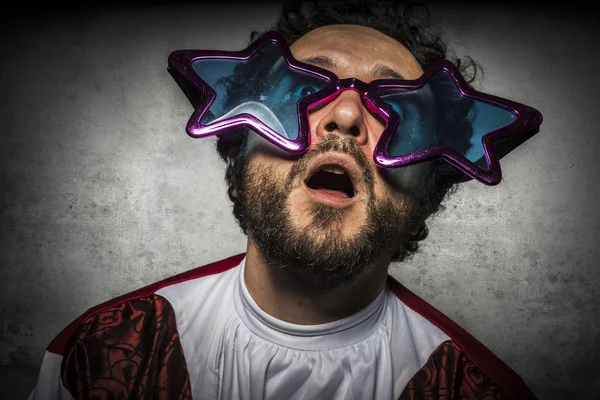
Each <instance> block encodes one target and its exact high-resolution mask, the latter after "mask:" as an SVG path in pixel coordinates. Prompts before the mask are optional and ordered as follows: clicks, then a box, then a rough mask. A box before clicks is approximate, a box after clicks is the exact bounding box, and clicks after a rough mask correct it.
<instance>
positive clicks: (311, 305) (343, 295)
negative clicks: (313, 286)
mask: <svg viewBox="0 0 600 400" xmlns="http://www.w3.org/2000/svg"><path fill="white" fill-rule="evenodd" d="M388 265H389V259H387V260H381V261H379V262H377V263H376V264H374V265H370V266H367V268H365V271H366V272H365V273H364V274H362V275H361V277H360V278H358V279H357V280H356V281H355V282H352V283H351V284H348V285H344V286H340V287H338V288H336V289H334V290H331V291H328V292H327V293H322V294H319V295H314V296H311V297H310V298H309V297H307V296H306V295H301V294H297V293H295V292H294V291H292V290H290V288H289V287H286V285H282V284H281V283H280V282H277V281H276V280H275V279H273V276H272V274H271V272H270V267H277V266H269V265H267V264H266V262H265V260H264V258H263V256H262V254H261V253H260V251H259V250H258V249H257V248H256V246H255V245H254V243H253V242H252V240H251V239H249V240H248V248H247V252H246V269H245V274H244V281H245V283H246V286H247V288H248V292H249V293H250V295H251V296H252V298H253V299H254V301H255V302H256V304H258V306H259V307H260V308H261V309H262V310H263V311H265V312H266V313H267V314H269V315H271V316H273V317H275V318H277V319H280V320H282V321H286V322H290V323H293V324H299V325H317V324H324V323H327V322H332V321H336V320H339V319H342V318H345V317H348V316H350V315H352V314H354V313H356V312H358V311H360V310H362V309H363V308H364V307H366V306H367V305H369V304H370V303H371V302H372V301H373V300H374V299H375V297H377V295H378V294H379V293H381V291H382V290H383V288H384V287H385V281H386V277H387V269H388Z"/></svg>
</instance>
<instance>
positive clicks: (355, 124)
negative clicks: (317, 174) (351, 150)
mask: <svg viewBox="0 0 600 400" xmlns="http://www.w3.org/2000/svg"><path fill="white" fill-rule="evenodd" d="M323 112H324V113H325V114H324V115H323V114H322V115H320V117H321V119H320V120H319V121H318V123H317V128H316V131H315V135H316V136H317V138H318V139H323V138H324V137H325V136H327V135H329V134H332V133H335V134H338V135H343V136H352V137H354V138H355V139H356V141H357V142H358V144H359V145H365V144H366V143H367V142H368V135H367V125H366V121H365V118H367V115H368V111H367V110H365V108H364V106H363V103H362V100H361V95H360V93H359V92H357V91H356V90H343V91H342V92H341V93H340V94H339V95H338V96H337V98H335V99H334V100H333V101H331V103H329V104H327V105H326V106H325V107H324V109H323Z"/></svg>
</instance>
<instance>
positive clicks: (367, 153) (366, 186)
mask: <svg viewBox="0 0 600 400" xmlns="http://www.w3.org/2000/svg"><path fill="white" fill-rule="evenodd" d="M291 51H292V54H293V55H294V57H295V58H296V59H298V60H300V61H304V62H306V63H308V64H313V65H317V66H320V67H323V68H326V69H328V70H330V71H332V72H333V73H335V74H336V75H337V76H338V77H339V78H341V79H344V78H351V77H354V78H358V79H360V80H362V81H364V82H370V81H372V80H375V79H383V78H400V77H402V78H403V79H416V78H418V77H419V76H421V74H422V73H423V71H422V70H421V68H420V66H419V64H418V63H417V61H416V60H415V59H414V57H413V56H412V54H411V53H410V52H409V51H408V50H407V49H406V48H405V47H404V46H402V45H401V44H400V43H398V42H397V41H395V40H394V39H392V38H390V37H388V36H386V35H384V34H382V33H380V32H378V31H375V30H373V29H370V28H366V27H362V26H354V25H331V26H326V27H322V28H318V29H316V30H314V31H311V32H309V33H308V34H306V35H305V36H303V37H301V38H300V39H299V40H298V41H297V42H295V43H294V44H293V45H292V47H291ZM308 119H309V129H310V139H311V148H310V150H309V152H308V153H307V154H305V155H304V156H303V157H301V158H300V159H297V158H293V157H290V156H289V155H287V154H284V153H283V152H282V151H279V150H277V149H276V148H275V147H274V146H273V145H271V144H270V143H268V142H267V141H266V140H264V139H262V138H261V137H260V136H259V135H254V134H251V135H250V136H249V141H248V165H247V170H246V177H245V179H244V189H243V192H244V194H243V197H244V199H243V202H245V203H246V208H247V210H246V214H247V215H246V219H247V222H248V234H249V239H250V240H251V241H253V242H255V243H256V245H257V247H258V248H259V249H260V250H261V252H262V253H263V256H265V258H266V259H267V261H270V262H271V263H277V264H280V265H281V264H284V265H287V266H288V268H291V267H289V266H290V265H292V264H294V262H295V261H294V260H298V262H297V264H298V265H297V266H296V267H294V268H304V270H302V271H301V275H303V276H305V277H309V276H311V274H312V273H313V272H314V274H313V275H314V276H313V278H314V279H317V280H319V281H323V280H324V279H325V278H326V276H336V278H335V282H340V281H342V280H344V279H342V275H344V276H345V279H346V280H349V279H352V278H353V277H356V276H358V275H359V274H360V273H362V272H364V271H362V270H361V268H363V267H364V266H363V267H361V266H359V265H357V266H353V267H351V268H349V267H348V264H349V263H350V264H353V261H354V264H365V263H366V264H369V263H371V264H372V263H375V262H377V261H381V260H382V259H383V260H385V258H388V260H387V261H388V262H389V258H390V257H391V255H392V253H393V252H394V250H393V249H392V248H393V247H394V243H397V242H398V241H402V238H403V237H406V236H407V233H408V231H409V229H410V228H411V224H409V221H408V219H409V214H410V211H411V210H413V209H414V208H415V204H413V202H412V201H411V198H410V196H408V195H407V194H406V190H403V189H402V188H407V187H410V186H411V185H413V186H414V185H415V184H416V183H418V182H419V179H422V174H423V172H424V171H423V168H419V167H411V168H407V169H405V170H404V171H402V173H401V174H396V180H394V179H390V176H393V175H394V174H386V178H385V179H384V176H383V174H382V171H381V170H380V169H379V168H378V167H376V166H375V164H374V162H373V151H374V149H375V147H376V145H377V142H378V140H379V138H380V136H381V134H382V132H383V129H384V125H383V123H382V120H381V118H380V117H379V116H376V115H373V114H371V113H370V112H369V111H368V110H367V109H365V107H364V106H363V103H362V101H361V98H360V95H359V94H358V93H357V92H355V91H353V90H346V91H343V92H342V93H341V94H340V95H339V96H338V97H337V98H335V99H334V100H333V101H331V102H330V103H327V104H325V105H320V106H318V107H315V108H311V109H310V110H309V117H308ZM389 236H393V237H392V238H390V237H389ZM373 242H375V243H373ZM281 243H285V244H284V245H282V244H281ZM273 246H275V247H273ZM265 253H268V254H265ZM300 264H310V265H312V266H311V267H306V266H304V267H303V266H302V265H300ZM333 264H339V265H333ZM311 271H312V272H311ZM327 271H329V272H327ZM327 274H329V275H327ZM325 280H326V279H325ZM305 283H308V282H305ZM332 284H333V281H332ZM323 289H325V288H323Z"/></svg>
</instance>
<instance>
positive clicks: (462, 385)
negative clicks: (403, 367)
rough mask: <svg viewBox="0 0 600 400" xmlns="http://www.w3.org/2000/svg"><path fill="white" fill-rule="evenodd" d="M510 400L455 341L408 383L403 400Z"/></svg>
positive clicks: (442, 345)
mask: <svg viewBox="0 0 600 400" xmlns="http://www.w3.org/2000/svg"><path fill="white" fill-rule="evenodd" d="M434 399H436V400H442V399H469V400H484V399H485V400H492V399H498V400H508V399H511V397H509V395H508V394H507V393H506V391H505V390H504V388H502V387H501V386H499V385H498V384H497V383H496V382H494V381H492V380H491V379H490V378H488V377H487V376H486V375H485V374H483V373H482V372H481V370H480V369H479V368H477V366H475V365H474V364H473V363H472V362H471V361H470V360H469V359H468V358H467V357H466V356H465V353H464V352H463V351H462V349H461V348H460V347H458V346H457V345H456V343H453V342H452V341H447V342H444V343H442V344H441V345H440V346H439V347H438V348H437V349H436V350H435V351H434V352H433V354H432V355H431V357H430V358H429V361H428V362H427V364H425V366H424V367H423V368H421V369H420V370H419V372H417V373H416V374H415V375H414V377H413V378H412V379H411V380H410V382H408V385H407V386H406V389H404V392H402V395H401V396H400V399H399V400H434Z"/></svg>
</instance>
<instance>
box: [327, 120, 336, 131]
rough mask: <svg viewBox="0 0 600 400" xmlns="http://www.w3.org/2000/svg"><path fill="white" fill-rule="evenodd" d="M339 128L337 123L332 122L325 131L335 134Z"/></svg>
mask: <svg viewBox="0 0 600 400" xmlns="http://www.w3.org/2000/svg"><path fill="white" fill-rule="evenodd" d="M336 128H337V124H336V123H335V122H330V123H328V124H327V125H325V130H326V131H327V132H333V131H334V130H336Z"/></svg>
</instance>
